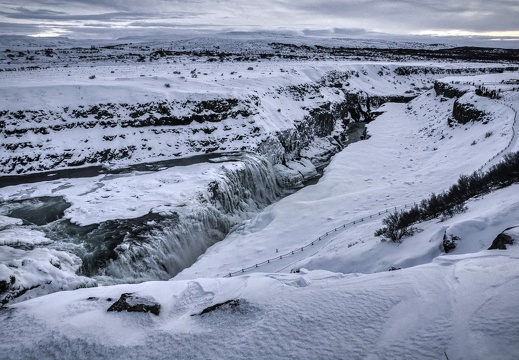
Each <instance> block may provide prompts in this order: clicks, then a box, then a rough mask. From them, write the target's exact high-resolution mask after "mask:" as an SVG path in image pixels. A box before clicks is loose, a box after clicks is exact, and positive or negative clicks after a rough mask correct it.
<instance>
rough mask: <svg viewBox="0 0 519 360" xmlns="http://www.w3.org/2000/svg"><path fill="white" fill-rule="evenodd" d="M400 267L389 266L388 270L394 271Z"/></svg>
mask: <svg viewBox="0 0 519 360" xmlns="http://www.w3.org/2000/svg"><path fill="white" fill-rule="evenodd" d="M400 269H401V268H399V267H394V266H391V267H390V268H389V270H388V271H396V270H400Z"/></svg>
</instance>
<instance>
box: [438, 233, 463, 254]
mask: <svg viewBox="0 0 519 360" xmlns="http://www.w3.org/2000/svg"><path fill="white" fill-rule="evenodd" d="M459 239H460V238H459V237H458V236H456V235H449V236H447V233H445V234H443V243H442V246H443V250H444V251H445V253H449V252H450V251H452V250H454V249H455V248H456V242H457V241H458V240H459Z"/></svg>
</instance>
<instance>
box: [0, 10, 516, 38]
mask: <svg viewBox="0 0 519 360" xmlns="http://www.w3.org/2000/svg"><path fill="white" fill-rule="evenodd" d="M185 29H201V30H219V31H228V30H243V31H250V30H283V31H285V30H295V31H300V32H304V33H306V34H312V35H322V34H326V33H329V34H332V35H335V36H337V35H343V36H362V35H365V36H372V35H373V34H379V35H382V34H391V35H396V36H408V35H442V36H459V35H465V36H469V37H472V38H474V37H479V36H481V39H487V40H488V39H506V40H512V39H515V40H516V41H514V43H517V40H519V0H355V1H354V0H18V1H14V0H9V1H6V0H0V34H20V35H32V36H67V37H70V38H118V37H122V36H135V35H147V34H151V35H153V34H157V33H166V32H174V31H175V30H176V31H180V30H185Z"/></svg>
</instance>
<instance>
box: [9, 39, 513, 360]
mask: <svg viewBox="0 0 519 360" xmlns="http://www.w3.org/2000/svg"><path fill="white" fill-rule="evenodd" d="M518 111H519V50H513V49H510V50H503V49H490V48H488V49H486V48H463V47H460V48H454V47H448V46H445V45H441V44H435V45H425V44H419V43H392V42H387V41H359V40H347V39H325V38H303V37H295V36H281V35H265V34H263V35H261V34H256V35H254V34H234V35H232V36H231V35H215V36H214V37H211V38H209V37H196V36H193V37H192V38H184V39H175V40H171V39H149V38H141V39H139V38H135V39H124V40H119V41H112V42H108V41H101V40H98V41H94V40H93V41H86V40H81V41H79V40H69V39H64V38H48V39H46V38H25V37H14V36H11V37H7V36H6V37H2V38H0V303H1V307H0V359H71V358H74V359H147V358H149V359H244V358H248V359H451V360H459V359H466V360H471V359H502V360H505V359H506V360H516V359H519V261H518V258H519V245H518V244H517V242H518V241H519V184H517V172H518V169H517V161H516V162H515V163H514V164H515V165H514V166H513V167H512V168H511V169H508V170H506V171H504V173H503V171H501V172H500V176H502V177H503V176H504V177H505V178H506V177H507V176H509V174H510V178H512V176H515V178H514V179H515V180H514V181H508V182H507V181H505V182H504V183H502V184H501V183H500V184H501V185H502V186H501V185H500V186H492V187H488V188H486V191H483V192H481V193H478V194H477V195H474V196H469V197H467V198H466V199H463V201H461V203H460V204H458V205H459V206H458V207H456V208H455V211H450V212H446V211H443V212H442V213H441V214H439V215H438V214H437V215H435V216H428V217H426V218H424V219H421V220H420V221H414V222H413V224H412V226H409V227H406V230H407V232H406V233H405V234H403V235H405V236H402V237H401V238H400V237H399V238H396V239H391V236H389V235H388V233H387V232H386V233H381V232H380V229H382V228H383V226H384V225H387V224H388V219H389V218H390V216H391V214H399V213H400V214H402V213H403V212H404V211H408V210H409V209H416V208H417V207H418V204H426V203H427V199H430V197H431V194H436V195H438V194H444V193H445V192H446V191H447V190H449V189H450V188H451V187H452V186H453V185H454V184H456V183H457V182H458V184H461V183H462V180H460V179H464V178H463V177H462V178H460V176H462V175H464V176H466V177H467V178H469V177H470V176H472V177H477V176H482V177H483V175H481V174H486V173H488V172H491V171H494V172H497V170H496V169H497V166H499V164H503V163H502V161H503V159H505V160H510V159H512V158H513V157H514V156H515V158H517V156H518V155H517V153H518V151H519V141H518V138H519V119H518V116H517V112H518ZM502 168H505V169H506V167H505V166H502ZM500 169H501V168H500ZM473 174H476V175H473ZM478 174H479V175H478ZM513 174H515V175H513ZM477 179H479V177H477ZM460 186H461V185H460ZM458 188H459V187H458ZM458 188H457V189H458ZM436 195H435V196H436ZM420 206H421V205H420ZM375 234H377V235H375ZM496 247H497V248H498V249H495V250H494V249H492V250H490V249H489V248H496Z"/></svg>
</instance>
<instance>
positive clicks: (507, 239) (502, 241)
mask: <svg viewBox="0 0 519 360" xmlns="http://www.w3.org/2000/svg"><path fill="white" fill-rule="evenodd" d="M510 229H513V228H508V229H506V230H505V231H503V232H502V233H501V234H499V235H497V237H496V238H495V239H494V241H492V245H490V247H489V248H488V250H506V245H513V244H514V238H513V237H511V236H510V235H508V234H506V232H507V231H508V230H510Z"/></svg>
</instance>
